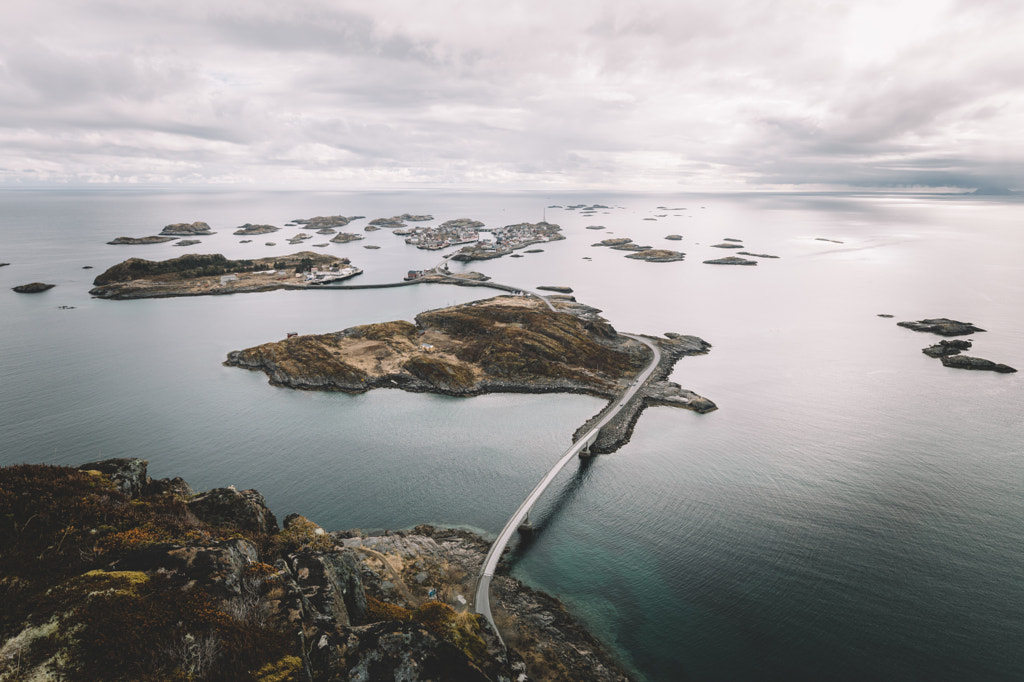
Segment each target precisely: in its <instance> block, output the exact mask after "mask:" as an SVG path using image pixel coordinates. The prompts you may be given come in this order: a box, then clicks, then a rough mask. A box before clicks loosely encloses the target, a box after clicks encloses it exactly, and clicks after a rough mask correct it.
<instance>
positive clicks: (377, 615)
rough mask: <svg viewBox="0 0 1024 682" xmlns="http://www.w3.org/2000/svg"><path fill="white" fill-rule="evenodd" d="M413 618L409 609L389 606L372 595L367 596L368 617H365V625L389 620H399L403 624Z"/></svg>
mask: <svg viewBox="0 0 1024 682" xmlns="http://www.w3.org/2000/svg"><path fill="white" fill-rule="evenodd" d="M410 618H411V613H410V611H409V609H405V608H402V607H401V606H396V605H395V604H388V603H387V602H382V601H380V600H379V599H374V598H373V597H371V596H370V595H366V615H365V616H364V617H363V623H364V624H369V623H379V622H380V621H387V620H399V621H402V622H405V621H408V620H409V619H410Z"/></svg>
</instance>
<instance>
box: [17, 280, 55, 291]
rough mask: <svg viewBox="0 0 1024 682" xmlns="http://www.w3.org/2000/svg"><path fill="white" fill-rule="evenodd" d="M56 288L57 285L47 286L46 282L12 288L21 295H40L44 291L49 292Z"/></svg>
mask: <svg viewBox="0 0 1024 682" xmlns="http://www.w3.org/2000/svg"><path fill="white" fill-rule="evenodd" d="M55 286H57V285H56V284H46V283H45V282H31V283H29V284H21V285H19V286H16V287H12V288H11V291H15V292H17V293H19V294H39V293H42V292H44V291H49V290H50V289H52V288H54V287H55Z"/></svg>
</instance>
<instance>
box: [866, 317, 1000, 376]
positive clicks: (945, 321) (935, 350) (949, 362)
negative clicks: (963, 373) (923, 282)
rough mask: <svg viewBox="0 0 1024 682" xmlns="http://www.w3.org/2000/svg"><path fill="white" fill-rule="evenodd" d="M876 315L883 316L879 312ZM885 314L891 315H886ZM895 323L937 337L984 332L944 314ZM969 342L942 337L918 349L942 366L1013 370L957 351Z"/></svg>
mask: <svg viewBox="0 0 1024 682" xmlns="http://www.w3.org/2000/svg"><path fill="white" fill-rule="evenodd" d="M880 317H885V316H884V315H882V316H880ZM889 317H892V316H891V315H889ZM896 324H897V325H898V326H900V327H904V328H906V329H910V330H913V331H915V332H923V333H929V334H938V335H939V336H966V335H968V334H973V333H975V332H983V331H985V330H984V329H981V328H980V327H975V326H974V325H973V324H972V323H970V322H960V321H959V320H951V319H949V318H948V317H936V318H931V319H926V320H916V321H907V322H897V323H896ZM972 345H973V342H971V341H969V340H967V339H952V340H949V341H945V340H944V341H939V342H938V343H937V344H935V345H933V346H928V347H927V348H924V349H922V350H921V352H922V353H924V354H925V355H927V356H928V357H932V358H938V359H939V360H941V362H942V366H943V367H952V368H953V369H976V370H984V371H989V372H998V373H1000V374H1012V373H1014V372H1016V371H1017V370H1016V369H1014V368H1013V367H1010V366H1009V365H1003V364H1000V363H997V362H992V361H991V360H986V359H984V358H975V357H970V356H968V355H962V354H961V353H962V352H963V351H965V350H969V349H970V348H971V346H972Z"/></svg>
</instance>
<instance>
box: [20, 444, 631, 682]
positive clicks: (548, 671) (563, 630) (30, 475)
mask: <svg viewBox="0 0 1024 682" xmlns="http://www.w3.org/2000/svg"><path fill="white" fill-rule="evenodd" d="M146 469H147V462H146V461H145V460H141V459H121V460H110V461H100V462H91V463H89V464H87V465H83V468H80V469H71V468H66V467H51V466H46V465H19V466H13V467H3V468H0V490H3V491H5V493H8V494H6V495H4V496H0V519H4V522H3V523H0V542H2V545H0V546H3V547H4V552H3V553H2V554H0V590H3V594H4V608H3V609H2V610H0V660H2V661H3V666H4V667H0V679H4V680H21V679H32V680H49V679H66V680H79V679H82V680H112V681H113V680H118V681H120V680H151V679H152V680H155V679H161V680H163V679H166V680H189V679H191V680H200V679H203V680H218V681H225V682H234V681H236V680H237V681H242V680H246V681H253V680H259V681H261V682H269V681H271V680H275V681H279V682H285V681H289V682H300V681H303V682H308V681H321V680H323V681H325V682H326V681H328V680H331V681H334V680H396V681H397V680H403V681H416V680H481V681H493V682H497V681H499V680H502V681H506V682H510V681H511V680H517V681H519V682H525V681H527V680H531V679H532V680H579V681H581V682H582V681H583V680H596V681H598V682H610V681H612V680H616V681H622V680H627V679H628V677H627V676H626V675H625V673H623V672H622V671H621V669H620V668H619V667H618V666H617V665H616V664H615V662H614V661H613V660H612V659H611V658H610V657H609V656H608V655H607V654H606V653H604V651H603V650H602V647H601V645H600V643H599V642H597V641H596V640H595V639H594V638H593V637H592V636H591V635H590V634H589V633H588V632H586V630H585V629H584V628H583V627H581V626H580V624H579V623H578V622H577V621H576V620H575V619H574V618H573V617H572V616H571V615H570V613H569V612H568V611H567V610H566V609H565V607H564V606H563V605H562V604H560V603H559V602H558V601H557V600H555V599H553V598H552V597H550V596H548V595H546V594H543V593H541V592H536V591H534V590H531V589H530V588H528V587H526V586H524V585H522V584H521V583H519V582H518V581H516V580H513V579H511V578H509V577H508V576H507V575H506V573H507V566H506V565H504V564H502V565H500V566H499V572H498V575H497V576H496V577H495V579H494V581H493V582H492V586H493V593H494V597H495V599H494V600H492V610H493V612H494V615H495V618H496V620H497V621H498V622H499V623H501V627H502V634H503V635H504V637H505V642H506V643H507V644H508V645H509V646H510V648H509V649H508V650H506V649H505V648H504V647H502V646H501V643H500V642H499V640H498V638H497V636H496V635H495V633H494V632H493V631H492V630H491V629H490V627H489V625H488V623H487V622H486V621H485V620H484V619H483V618H481V617H480V616H477V615H475V614H473V613H471V612H470V611H469V610H468V608H467V605H466V601H467V600H466V596H467V595H470V596H471V595H472V594H473V587H474V582H475V576H476V574H477V573H478V571H479V568H480V565H481V563H482V560H483V558H484V555H485V553H486V551H487V549H488V543H487V542H485V541H484V540H482V539H481V538H479V537H478V536H476V535H473V534H471V533H468V532H465V531H458V530H439V529H435V528H433V527H430V526H418V527H416V528H415V529H414V530H413V531H410V532H397V533H392V532H388V533H384V534H382V535H365V534H363V533H360V532H359V531H347V532H338V533H328V532H327V531H325V530H324V529H323V528H321V527H320V526H318V525H317V524H315V523H313V522H312V521H309V520H308V519H306V518H304V517H302V516H300V515H298V514H289V515H288V516H287V517H286V518H285V522H284V528H283V529H282V530H278V529H277V528H276V523H274V524H266V525H265V526H261V527H254V526H252V525H250V524H248V523H246V522H244V521H243V522H242V523H241V524H239V523H238V521H239V520H240V517H236V516H231V515H229V516H228V517H220V516H217V515H212V516H210V515H208V516H206V517H205V518H197V515H196V514H194V513H193V512H194V511H195V510H196V509H197V508H198V507H197V505H196V504H195V502H194V499H193V500H189V499H188V497H189V493H190V488H188V485H187V484H185V483H184V482H183V481H181V479H163V483H164V484H165V485H162V486H161V485H157V483H158V482H155V481H153V480H152V479H150V478H149V477H148V475H147V474H146ZM174 482H181V486H180V487H179V488H178V489H173V488H172V485H173V483H174ZM226 490H230V489H218V490H215V491H210V492H208V493H203V494H202V495H200V496H199V497H198V498H195V499H211V498H216V497H219V496H222V495H224V494H225V493H224V492H223V491H226ZM184 491H188V492H184ZM247 492H251V493H252V496H251V498H252V499H256V500H257V502H261V501H262V496H259V494H258V493H256V492H255V491H247ZM239 495H241V496H243V497H241V498H238V499H242V500H243V504H244V500H246V499H248V500H249V501H250V502H251V501H252V499H250V498H244V495H245V494H244V493H240V494H239ZM257 502H253V509H256V508H258V507H259V506H260V505H259V504H258V503H257ZM233 504H234V502H229V503H228V505H227V506H228V507H231V506H232V505H233ZM266 513H267V514H270V512H269V510H266ZM272 516H273V515H272V514H270V517H271V518H272ZM28 526H31V527H32V529H33V532H32V533H31V534H25V533H20V532H19V531H20V530H21V529H23V528H26V527H28Z"/></svg>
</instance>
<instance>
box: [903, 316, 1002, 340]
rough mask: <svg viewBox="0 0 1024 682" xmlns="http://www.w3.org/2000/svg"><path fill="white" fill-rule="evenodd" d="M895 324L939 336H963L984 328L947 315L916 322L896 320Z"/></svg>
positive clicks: (981, 330)
mask: <svg viewBox="0 0 1024 682" xmlns="http://www.w3.org/2000/svg"><path fill="white" fill-rule="evenodd" d="M896 324H897V326H900V327H905V328H907V329H911V330H913V331H915V332H929V333H931V334H938V335H939V336H965V335H967V334H973V333H975V332H983V331H985V330H984V329H981V328H979V327H975V326H974V325H973V324H971V323H970V322H960V321H958V320H951V319H949V318H947V317H936V318H932V319H928V320H917V321H916V322H897V323H896Z"/></svg>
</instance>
